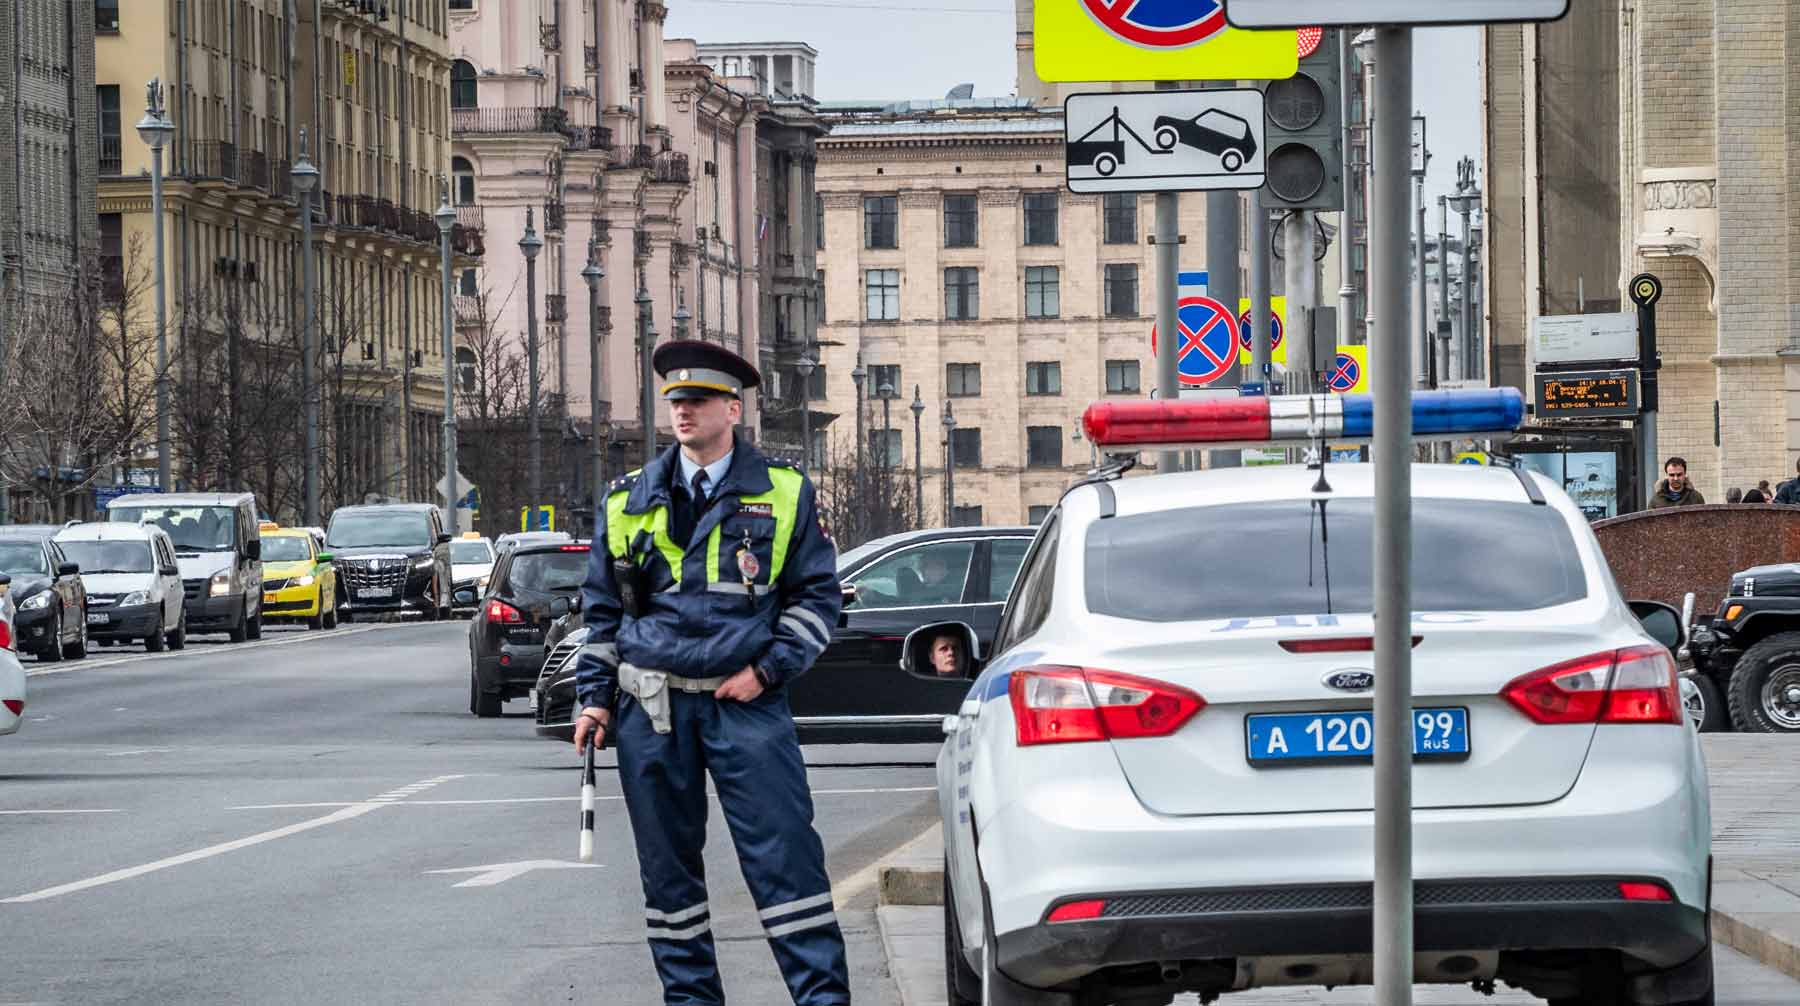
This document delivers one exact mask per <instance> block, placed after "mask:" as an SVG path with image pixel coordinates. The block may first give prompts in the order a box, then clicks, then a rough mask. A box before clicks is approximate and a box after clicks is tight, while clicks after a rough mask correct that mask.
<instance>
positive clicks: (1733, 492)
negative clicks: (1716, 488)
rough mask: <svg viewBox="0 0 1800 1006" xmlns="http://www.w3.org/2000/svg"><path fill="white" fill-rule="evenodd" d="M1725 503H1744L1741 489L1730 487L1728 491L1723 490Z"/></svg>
mask: <svg viewBox="0 0 1800 1006" xmlns="http://www.w3.org/2000/svg"><path fill="white" fill-rule="evenodd" d="M1750 491H1751V492H1755V491H1756V490H1754V489H1752V490H1750ZM1725 502H1727V503H1742V502H1744V491H1743V490H1742V489H1739V488H1738V487H1737V486H1732V487H1731V488H1730V489H1727V490H1725Z"/></svg>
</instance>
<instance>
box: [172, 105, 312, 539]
mask: <svg viewBox="0 0 1800 1006" xmlns="http://www.w3.org/2000/svg"><path fill="white" fill-rule="evenodd" d="M289 173H290V174H291V175H292V177H293V181H294V191H295V192H298V193H299V194H300V276H301V280H300V288H301V295H300V299H301V303H302V304H304V305H305V307H304V310H305V312H306V313H305V316H304V317H303V318H302V319H301V322H300V400H301V405H302V409H303V411H304V414H305V418H304V420H303V421H304V422H305V424H306V463H305V465H304V466H303V468H304V471H305V475H304V481H305V486H306V490H305V518H306V523H307V525H308V526H310V527H317V526H319V524H320V523H321V521H320V520H319V374H318V361H319V306H318V304H317V302H316V298H315V295H314V293H313V288H314V287H315V286H317V285H318V284H317V281H316V280H315V278H314V273H315V272H316V267H317V263H315V262H314V261H313V226H312V225H313V215H312V205H313V190H314V189H316V188H318V187H319V169H318V168H317V167H314V166H313V162H312V161H311V159H309V158H308V157H307V156H306V127H304V126H302V127H301V128H300V158H299V159H298V160H296V161H295V162H294V167H293V169H292V170H291V171H290V172H289ZM160 216H161V215H160V214H159V215H158V217H159V219H160Z"/></svg>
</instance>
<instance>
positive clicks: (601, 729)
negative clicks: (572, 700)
mask: <svg viewBox="0 0 1800 1006" xmlns="http://www.w3.org/2000/svg"><path fill="white" fill-rule="evenodd" d="M596 716H598V717H599V722H598V723H595V722H594V720H595V717H596ZM610 722H612V714H610V713H608V712H607V711H606V710H605V709H602V708H600V707H599V706H588V707H587V708H586V709H583V710H582V711H581V712H580V713H578V714H576V716H575V753H576V754H586V753H587V744H588V734H590V733H592V734H593V741H594V745H595V746H596V747H598V746H599V744H600V742H601V741H602V740H603V739H604V738H605V737H606V725H607V724H608V723H610Z"/></svg>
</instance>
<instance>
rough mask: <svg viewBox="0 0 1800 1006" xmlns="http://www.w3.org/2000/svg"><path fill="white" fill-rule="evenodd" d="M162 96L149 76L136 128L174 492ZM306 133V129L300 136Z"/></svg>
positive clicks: (165, 473)
mask: <svg viewBox="0 0 1800 1006" xmlns="http://www.w3.org/2000/svg"><path fill="white" fill-rule="evenodd" d="M162 98H163V90H162V79H161V78H158V77H152V78H150V84H149V86H148V87H146V88H145V89H144V118H143V120H142V121H140V122H139V123H138V124H137V131H138V136H139V138H141V139H142V140H143V141H144V145H145V146H147V147H149V148H150V217H151V220H152V224H151V226H152V235H153V236H152V238H151V240H152V241H154V242H155V243H156V256H155V258H156V478H157V481H158V483H159V485H158V488H160V489H161V490H162V491H163V492H166V493H168V492H174V491H175V487H174V481H173V476H172V475H171V468H172V467H173V466H172V464H171V460H170V458H169V317H168V306H167V302H166V297H167V295H166V294H165V293H164V291H163V185H162V182H163V173H162V154H163V148H164V147H166V146H168V143H169V140H170V139H172V138H173V137H174V135H175V124H174V123H173V122H170V121H169V117H168V116H166V115H164V114H163V100H162ZM305 135H306V134H305V132H304V131H303V132H302V133H301V136H303V137H304V136H305ZM301 142H302V143H303V144H304V142H305V141H304V140H302V141H301ZM302 156H303V157H304V156H305V155H304V154H303V155H302Z"/></svg>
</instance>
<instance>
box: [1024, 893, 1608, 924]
mask: <svg viewBox="0 0 1800 1006" xmlns="http://www.w3.org/2000/svg"><path fill="white" fill-rule="evenodd" d="M1621 886H1622V885H1621ZM1104 911H1106V902H1104V901H1099V900H1093V901H1065V902H1063V903H1062V904H1060V905H1057V906H1056V907H1055V908H1052V909H1051V910H1050V918H1049V919H1048V921H1050V922H1081V921H1083V920H1085V919H1097V918H1099V917H1100V913H1101V912H1104Z"/></svg>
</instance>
